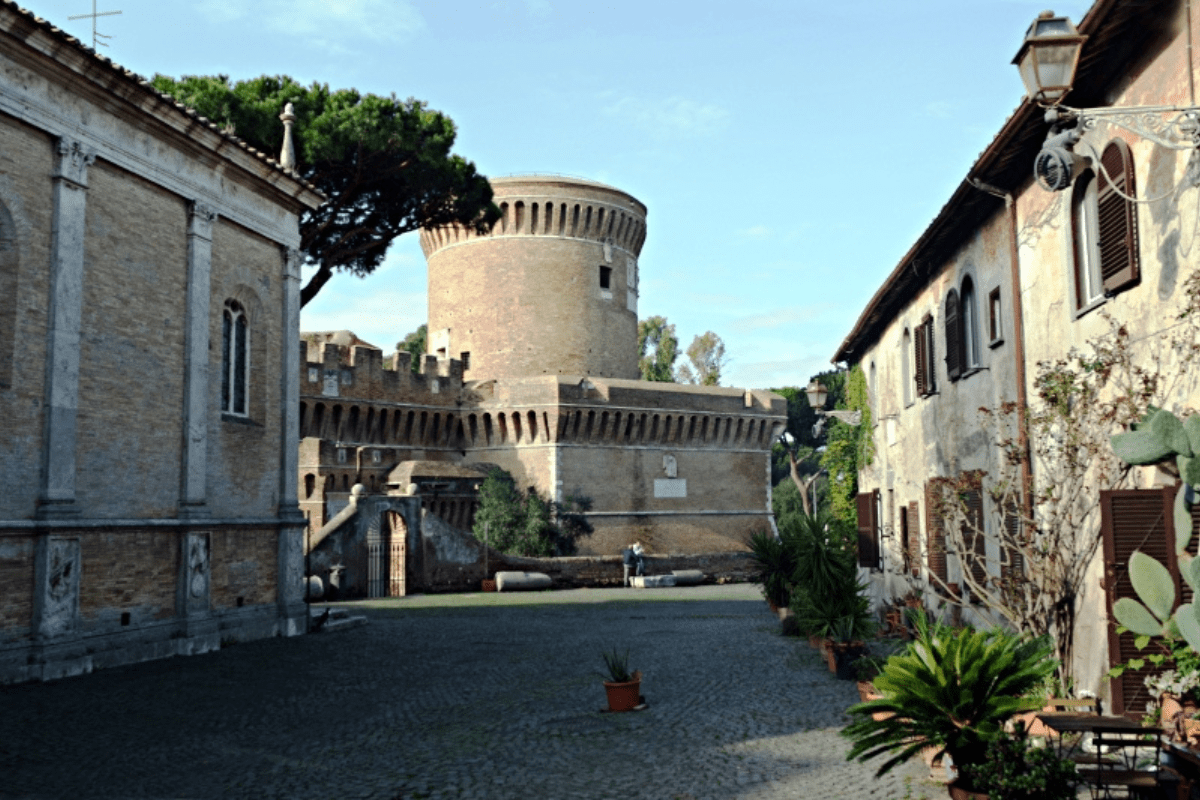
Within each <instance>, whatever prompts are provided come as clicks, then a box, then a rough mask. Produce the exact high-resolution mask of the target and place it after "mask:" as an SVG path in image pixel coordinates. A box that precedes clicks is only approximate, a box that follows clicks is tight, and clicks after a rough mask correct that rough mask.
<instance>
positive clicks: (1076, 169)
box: [1012, 11, 1200, 191]
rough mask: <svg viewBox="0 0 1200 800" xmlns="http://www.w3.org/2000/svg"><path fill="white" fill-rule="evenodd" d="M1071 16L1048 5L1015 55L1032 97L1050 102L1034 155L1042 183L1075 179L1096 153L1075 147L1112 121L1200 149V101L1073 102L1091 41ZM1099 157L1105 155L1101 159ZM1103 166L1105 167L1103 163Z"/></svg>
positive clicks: (1196, 182) (1057, 184)
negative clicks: (1068, 102) (1069, 100)
mask: <svg viewBox="0 0 1200 800" xmlns="http://www.w3.org/2000/svg"><path fill="white" fill-rule="evenodd" d="M1087 38H1088V37H1086V36H1083V35H1081V34H1080V33H1079V31H1078V30H1076V28H1075V25H1074V24H1073V23H1072V22H1071V20H1070V19H1068V18H1067V17H1056V16H1055V15H1054V12H1052V11H1043V12H1042V13H1041V14H1040V15H1039V16H1038V18H1037V19H1035V20H1034V22H1033V24H1032V25H1030V26H1029V31H1028V32H1027V33H1026V34H1025V40H1024V41H1023V42H1022V43H1021V49H1020V50H1018V51H1017V55H1016V57H1015V58H1013V62H1012V63H1013V64H1016V65H1017V69H1018V71H1019V72H1020V73H1021V80H1022V81H1023V82H1024V84H1025V92H1026V94H1027V95H1028V97H1029V99H1030V100H1032V101H1033V102H1035V103H1037V104H1039V105H1041V106H1043V107H1045V108H1046V117H1045V118H1046V122H1047V124H1049V125H1050V126H1051V127H1050V133H1049V135H1048V136H1047V137H1046V142H1045V144H1043V145H1042V150H1041V152H1039V153H1038V154H1037V158H1036V159H1035V160H1034V167H1033V172H1034V176H1035V177H1036V178H1037V181H1038V183H1040V184H1041V185H1042V188H1044V189H1048V190H1050V191H1061V190H1063V189H1066V188H1067V187H1069V186H1070V185H1071V183H1072V182H1074V180H1075V178H1076V177H1077V176H1078V175H1079V174H1080V173H1081V172H1083V171H1084V170H1085V169H1087V168H1088V167H1090V166H1092V159H1089V158H1086V157H1084V156H1081V155H1079V154H1077V153H1075V152H1074V148H1075V146H1076V145H1077V144H1079V142H1080V140H1081V139H1082V137H1083V134H1084V133H1085V132H1087V131H1090V130H1093V129H1094V128H1095V127H1096V125H1097V124H1099V123H1101V122H1106V123H1109V124H1111V125H1116V126H1118V127H1121V128H1124V129H1125V130H1127V131H1130V132H1131V133H1134V134H1136V135H1138V136H1140V137H1142V138H1143V139H1148V140H1150V141H1152V142H1154V143H1155V144H1157V145H1160V146H1162V147H1166V148H1169V149H1171V150H1191V151H1192V161H1193V162H1196V161H1197V152H1200V108H1196V107H1195V106H1124V107H1120V108H1069V107H1067V106H1064V105H1061V102H1062V99H1063V97H1065V96H1066V94H1067V93H1068V92H1070V91H1071V88H1072V86H1074V84H1075V70H1076V67H1078V66H1079V54H1080V52H1081V51H1082V49H1083V44H1084V42H1086V41H1087ZM1096 160H1097V161H1098V160H1099V159H1096ZM1194 166H1197V165H1196V164H1192V165H1189V169H1188V172H1187V175H1188V176H1189V178H1187V179H1188V180H1190V181H1191V185H1193V186H1200V169H1193V168H1191V167H1194ZM1101 169H1103V167H1101Z"/></svg>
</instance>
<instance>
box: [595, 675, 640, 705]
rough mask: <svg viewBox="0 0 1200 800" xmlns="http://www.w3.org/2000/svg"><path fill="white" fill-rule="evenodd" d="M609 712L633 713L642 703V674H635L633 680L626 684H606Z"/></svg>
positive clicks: (607, 682)
mask: <svg viewBox="0 0 1200 800" xmlns="http://www.w3.org/2000/svg"><path fill="white" fill-rule="evenodd" d="M604 691H605V693H606V694H607V695H608V710H609V711H632V710H633V709H634V708H635V707H636V706H637V705H639V703H640V702H641V692H642V673H641V671H640V670H639V671H638V672H635V673H633V680H631V681H625V682H624V683H613V682H611V681H605V682H604Z"/></svg>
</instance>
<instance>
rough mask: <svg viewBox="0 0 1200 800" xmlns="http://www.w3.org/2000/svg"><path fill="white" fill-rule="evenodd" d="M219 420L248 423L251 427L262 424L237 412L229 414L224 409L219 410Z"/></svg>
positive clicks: (239, 423)
mask: <svg viewBox="0 0 1200 800" xmlns="http://www.w3.org/2000/svg"><path fill="white" fill-rule="evenodd" d="M221 422H232V423H234V424H235V425H248V426H250V427H251V428H261V427H262V425H261V424H259V423H257V422H255V421H254V420H252V419H250V418H249V417H240V416H238V415H237V414H230V413H228V412H226V411H222V412H221Z"/></svg>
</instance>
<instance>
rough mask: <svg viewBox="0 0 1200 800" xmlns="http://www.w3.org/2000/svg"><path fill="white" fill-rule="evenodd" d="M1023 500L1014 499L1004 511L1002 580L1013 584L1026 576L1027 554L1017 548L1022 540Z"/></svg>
mask: <svg viewBox="0 0 1200 800" xmlns="http://www.w3.org/2000/svg"><path fill="white" fill-rule="evenodd" d="M1020 508H1021V500H1020V498H1014V499H1013V500H1012V501H1011V502H1010V503H1009V505H1008V507H1007V508H1005V509H1004V519H1003V523H1002V524H1003V525H1004V533H1003V536H1004V539H1005V541H1004V544H1003V546H1004V556H1003V560H1002V561H1001V562H1000V580H1001V581H1002V582H1003V583H1005V584H1008V583H1011V582H1012V581H1014V580H1019V579H1020V578H1021V576H1022V575H1024V574H1025V554H1024V552H1023V551H1022V550H1021V549H1020V548H1019V547H1018V546H1017V545H1018V544H1019V543H1020V542H1022V541H1023V540H1022V539H1021V515H1020Z"/></svg>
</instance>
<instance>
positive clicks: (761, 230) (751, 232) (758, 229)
mask: <svg viewBox="0 0 1200 800" xmlns="http://www.w3.org/2000/svg"><path fill="white" fill-rule="evenodd" d="M738 233H739V234H741V235H742V236H749V237H751V238H754V239H761V238H763V237H764V236H768V235H770V233H771V229H770V228H768V227H767V226H766V225H752V226H750V227H749V228H745V229H743V230H740V231H738Z"/></svg>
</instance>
